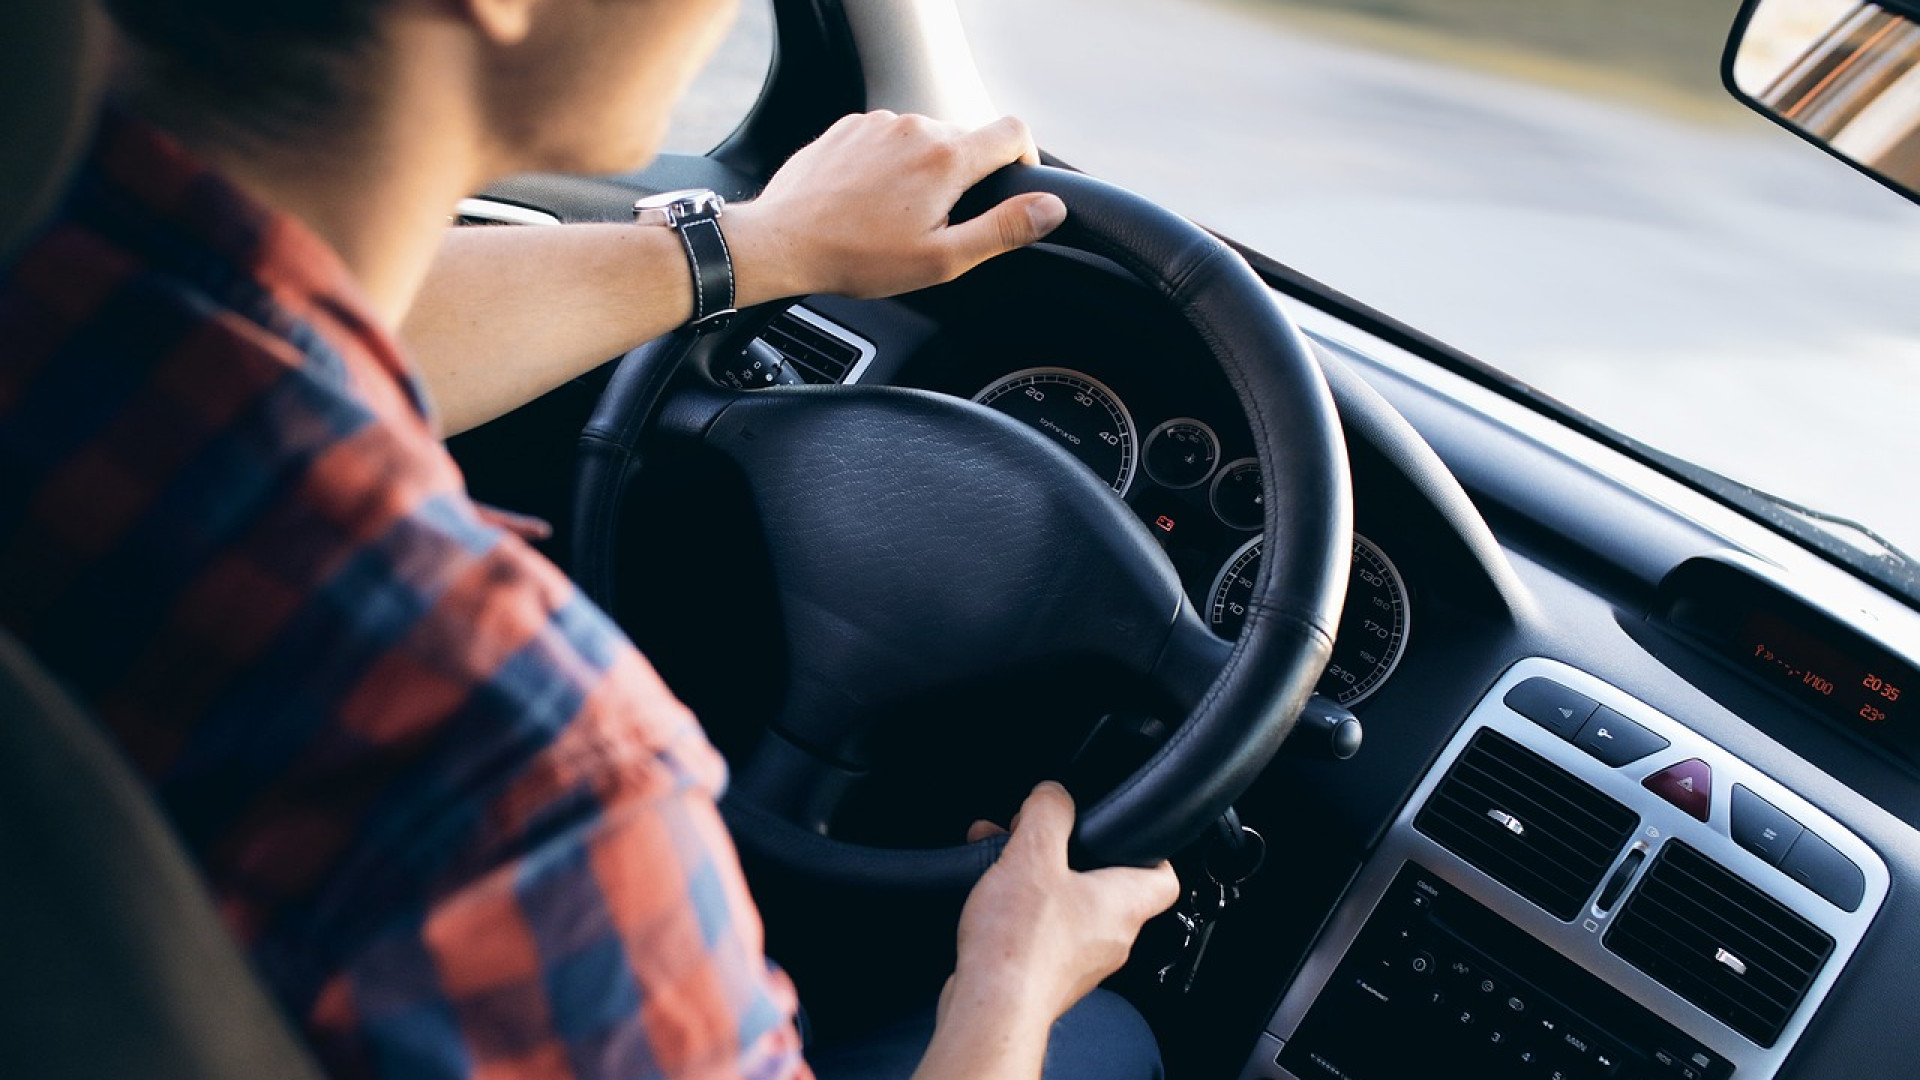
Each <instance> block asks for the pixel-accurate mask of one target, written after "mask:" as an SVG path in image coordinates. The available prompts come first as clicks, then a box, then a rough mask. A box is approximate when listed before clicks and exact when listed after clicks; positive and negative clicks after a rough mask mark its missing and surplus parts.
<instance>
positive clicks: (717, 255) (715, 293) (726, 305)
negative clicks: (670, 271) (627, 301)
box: [676, 216, 735, 334]
mask: <svg viewBox="0 0 1920 1080" xmlns="http://www.w3.org/2000/svg"><path fill="white" fill-rule="evenodd" d="M676 231H677V232H679V234H680V244H681V246H682V247H684V248H686V249H687V267H688V268H689V269H690V270H692V271H693V321H692V322H690V323H688V324H687V325H688V328H689V329H691V330H692V331H693V332H694V333H696V334H705V333H709V332H711V331H714V330H718V329H720V328H721V327H723V326H725V325H727V323H729V322H731V321H732V320H733V316H734V314H735V311H734V306H733V254H732V252H730V251H728V250H727V238H726V236H725V235H723V234H722V233H721V232H720V219H719V218H717V217H712V216H706V217H698V218H694V219H693V220H690V221H689V220H682V221H681V222H679V224H678V226H677V229H676Z"/></svg>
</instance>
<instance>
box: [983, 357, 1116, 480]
mask: <svg viewBox="0 0 1920 1080" xmlns="http://www.w3.org/2000/svg"><path fill="white" fill-rule="evenodd" d="M973 400H974V401H977V402H979V403H980V404H982V405H985V406H987V407H988V408H991V409H997V410H999V411H1000V412H1003V413H1006V414H1007V415H1008V416H1011V417H1013V418H1014V419H1015V420H1019V421H1020V422H1022V423H1024V424H1026V425H1027V426H1028V427H1031V428H1033V429H1034V430H1036V431H1039V432H1040V433H1041V434H1043V435H1047V436H1050V437H1052V438H1053V439H1054V441H1056V442H1058V443H1059V444H1060V445H1061V446H1064V447H1066V448H1067V449H1068V450H1069V451H1071V452H1072V454H1073V456H1074V457H1077V458H1079V459H1080V460H1081V461H1083V462H1085V463H1086V465H1087V468H1089V469H1092V470H1093V471H1094V473H1095V474H1096V475H1098V476H1099V477H1100V479H1102V480H1104V481H1106V482H1107V483H1108V484H1109V485H1111V486H1112V487H1113V490H1115V491H1117V492H1119V493H1120V494H1122V495H1125V494H1126V493H1127V488H1129V487H1131V486H1132V485H1133V471H1134V466H1135V464H1136V463H1137V462H1138V460H1139V458H1140V436H1139V434H1138V433H1136V432H1135V431H1134V429H1133V415H1132V414H1131V413H1129V412H1127V407H1126V405H1124V404H1122V403H1121V401H1120V398H1119V396H1118V395H1116V394H1115V393H1114V392H1113V391H1112V390H1109V389H1107V387H1106V384H1104V383H1102V382H1100V381H1099V380H1097V379H1094V378H1092V377H1091V376H1087V375H1083V374H1081V373H1080V372H1078V371H1073V370H1071V369H1069V368H1057V367H1038V368H1027V369H1026V370H1024V371H1016V372H1014V373H1013V374H1011V375H1009V376H1007V377H1006V378H1004V379H1000V380H998V381H996V382H994V383H993V384H992V385H990V386H988V387H987V388H986V389H985V390H982V391H980V392H979V393H978V394H975V395H974V396H973Z"/></svg>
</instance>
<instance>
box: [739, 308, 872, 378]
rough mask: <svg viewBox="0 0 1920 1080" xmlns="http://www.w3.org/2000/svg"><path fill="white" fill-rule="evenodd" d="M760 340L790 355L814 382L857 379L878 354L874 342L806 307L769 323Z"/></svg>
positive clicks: (794, 367) (791, 309)
mask: <svg viewBox="0 0 1920 1080" xmlns="http://www.w3.org/2000/svg"><path fill="white" fill-rule="evenodd" d="M760 340H761V341H764V342H766V343H767V344H768V345H771V346H773V348H774V349H775V350H776V351H777V352H779V353H780V355H781V356H784V357H786V358H787V363H789V364H791V365H792V366H793V369H794V370H795V371H796V372H798V373H799V374H800V377H801V378H802V379H804V380H806V381H807V382H810V383H850V382H853V381H855V380H857V379H858V378H859V377H860V373H861V372H862V371H865V370H866V367H867V364H868V362H870V361H871V360H872V359H873V354H874V347H873V344H872V343H871V342H869V341H866V340H864V339H862V338H860V337H859V336H858V335H856V334H854V333H852V332H851V331H849V330H848V329H847V328H846V327H844V326H839V325H836V324H834V323H831V322H828V321H827V320H826V319H823V318H821V317H820V316H818V315H816V314H814V313H813V312H811V311H809V310H807V309H806V308H803V307H792V308H788V309H787V310H786V312H785V313H784V314H782V315H781V316H780V317H779V318H777V319H775V320H773V322H772V323H771V324H769V325H768V327H767V329H766V330H765V331H764V332H762V333H761V335H760Z"/></svg>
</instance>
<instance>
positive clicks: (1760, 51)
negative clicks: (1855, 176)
mask: <svg viewBox="0 0 1920 1080" xmlns="http://www.w3.org/2000/svg"><path fill="white" fill-rule="evenodd" d="M1916 18H1920V2H1917V0H1879V2H1877V3H1873V2H1868V0H1746V3H1745V5H1744V6H1743V7H1742V8H1741V10H1740V17H1739V20H1738V21H1736V22H1735V23H1734V26H1733V35H1732V37H1731V38H1729V39H1728V41H1727V52H1726V57H1725V59H1724V61H1723V62H1722V65H1721V78H1722V79H1723V80H1725V82H1726V84H1727V89H1729V90H1731V91H1732V92H1733V96H1734V97H1736V98H1738V99H1740V101H1741V102H1743V103H1744V104H1746V105H1747V106H1749V107H1751V108H1753V109H1755V110H1757V111H1758V112H1760V113H1761V114H1762V115H1764V116H1766V117H1768V118H1770V119H1772V120H1774V121H1775V122H1776V123H1779V124H1780V125H1782V126H1783V127H1785V128H1787V129H1788V130H1789V131H1792V132H1794V133H1795V134H1797V135H1799V136H1800V137H1801V138H1804V139H1806V140H1807V141H1808V142H1811V143H1813V144H1814V145H1816V146H1819V147H1821V148H1822V149H1824V150H1826V151H1827V152H1828V153H1830V154H1832V155H1834V156H1835V157H1838V158H1839V159H1841V160H1842V161H1845V162H1847V163H1848V164H1849V165H1852V166H1853V167H1854V168H1856V169H1859V170H1860V171H1861V172H1864V173H1866V174H1867V175H1868V176H1871V177H1873V178H1874V179H1875V180H1878V181H1879V182H1880V183H1882V184H1885V185H1886V186H1887V187H1890V188H1892V189H1894V190H1895V191H1898V192H1900V193H1901V194H1902V195H1905V196H1906V197H1907V198H1908V199H1911V200H1913V201H1915V202H1920V22H1916Z"/></svg>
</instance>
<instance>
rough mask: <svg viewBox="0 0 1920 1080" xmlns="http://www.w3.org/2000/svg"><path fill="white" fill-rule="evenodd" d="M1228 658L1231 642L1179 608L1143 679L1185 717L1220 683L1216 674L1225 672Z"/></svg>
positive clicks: (1188, 609)
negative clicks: (1163, 646)
mask: <svg viewBox="0 0 1920 1080" xmlns="http://www.w3.org/2000/svg"><path fill="white" fill-rule="evenodd" d="M1232 655H1233V642H1231V641H1228V640H1226V639H1225V638H1222V637H1220V636H1218V635H1216V634H1215V633H1214V632H1213V631H1211V630H1209V629H1207V624H1206V623H1205V622H1204V621H1202V620H1201V618H1200V616H1199V615H1198V614H1197V613H1196V612H1194V610H1193V608H1192V606H1191V605H1183V606H1182V607H1181V610H1180V614H1179V616H1178V617H1176V618H1175V619H1174V622H1173V628H1172V630H1171V631H1170V632H1169V633H1168V634H1167V642H1166V647H1165V648H1163V649H1162V650H1161V651H1160V655H1159V657H1158V658H1156V659H1155V661H1154V664H1153V667H1152V669H1151V670H1149V671H1148V672H1147V680H1148V683H1149V684H1150V685H1151V686H1152V687H1153V689H1154V690H1155V692H1157V693H1159V694H1160V695H1161V696H1163V697H1165V698H1166V699H1167V701H1168V702H1169V703H1170V704H1171V705H1173V706H1174V707H1175V708H1177V709H1179V710H1180V715H1182V716H1185V715H1187V714H1188V713H1191V712H1192V711H1193V710H1195V709H1197V708H1199V706H1200V703H1201V701H1202V700H1204V699H1205V698H1206V696H1207V694H1208V692H1210V691H1211V690H1212V689H1213V686H1214V684H1215V683H1217V682H1219V681H1220V673H1221V672H1222V671H1224V670H1226V666H1227V661H1228V659H1229V658H1230V657H1231V656H1232Z"/></svg>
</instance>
